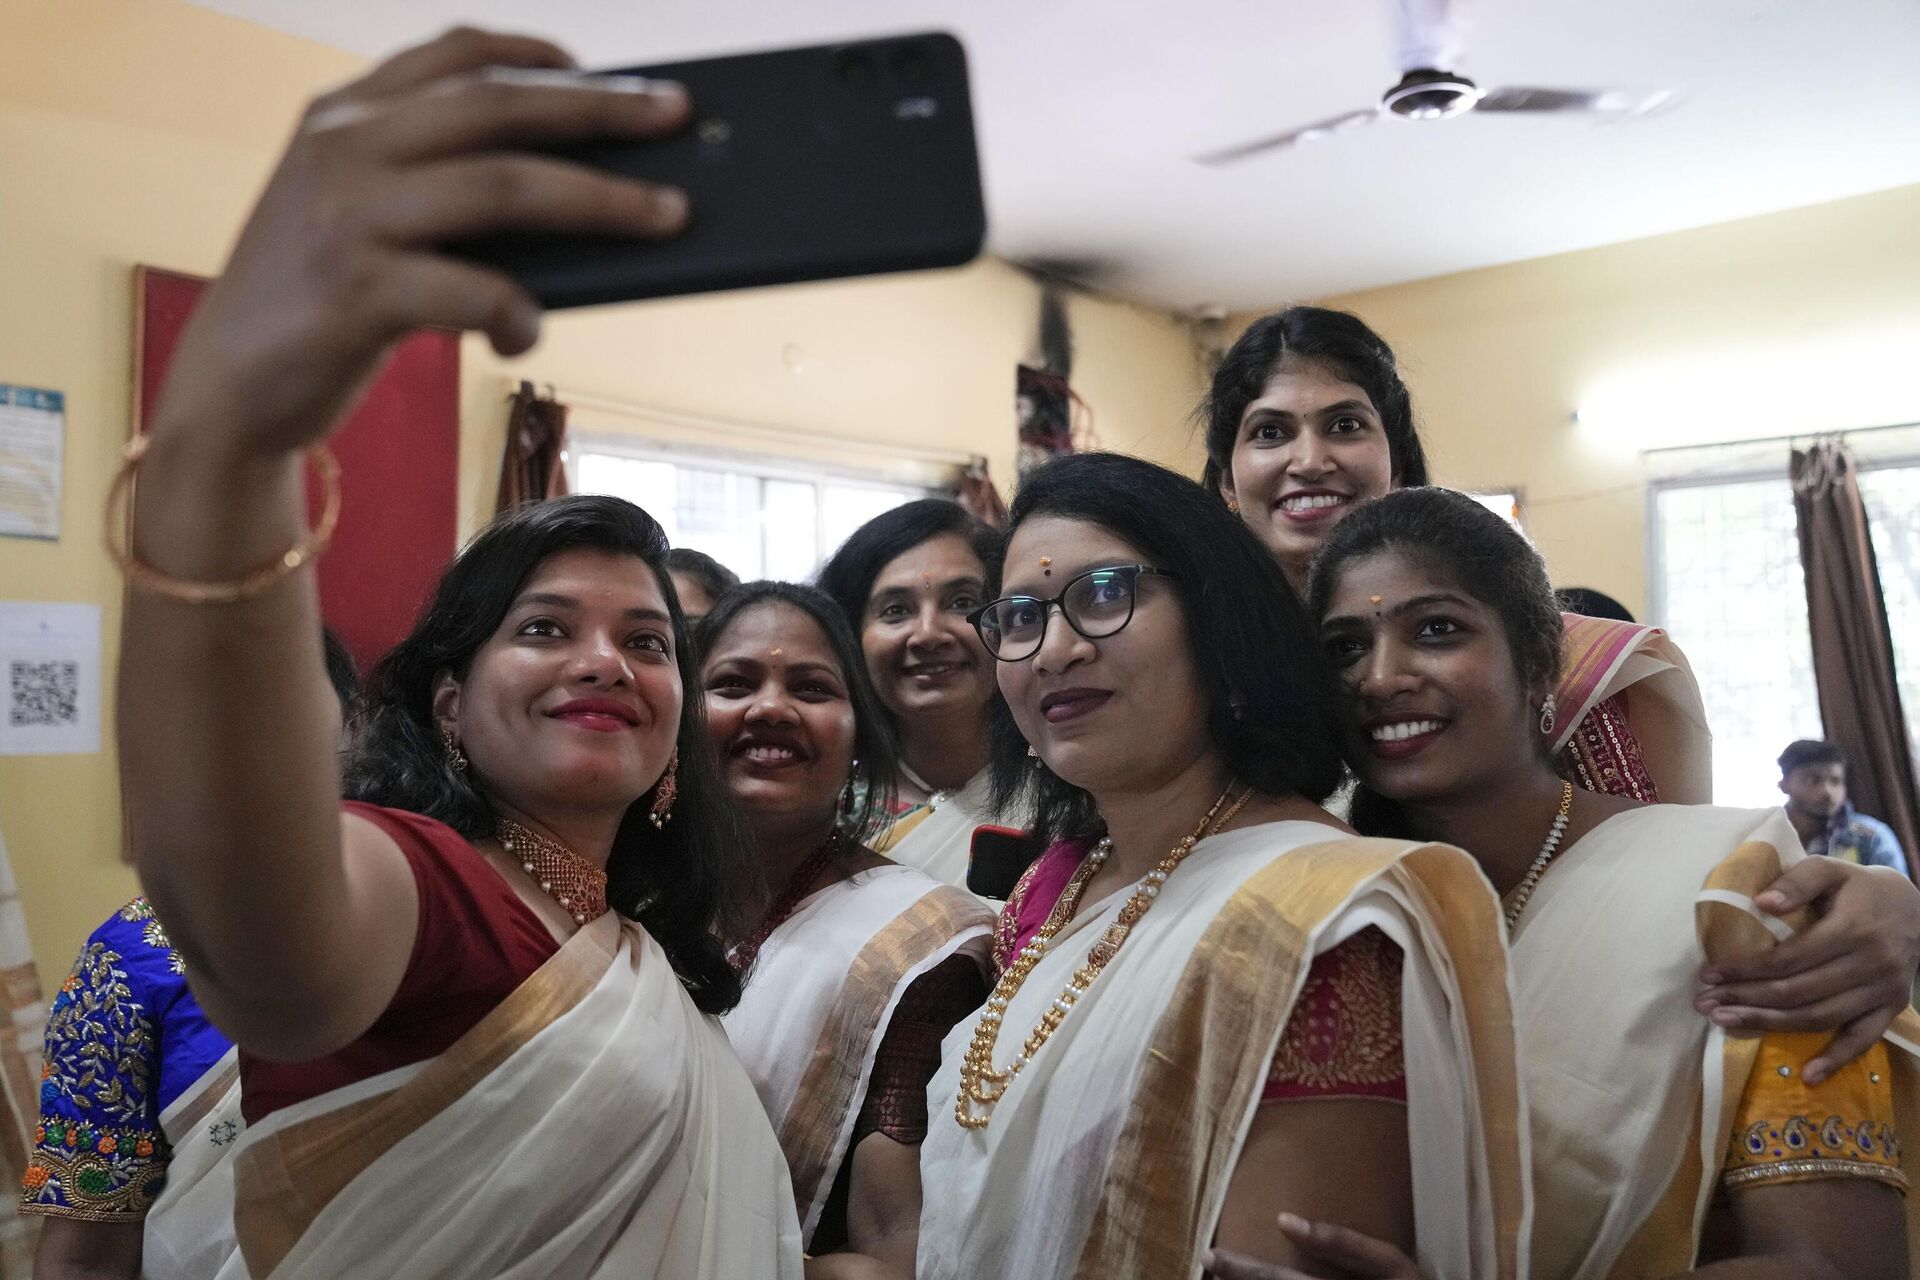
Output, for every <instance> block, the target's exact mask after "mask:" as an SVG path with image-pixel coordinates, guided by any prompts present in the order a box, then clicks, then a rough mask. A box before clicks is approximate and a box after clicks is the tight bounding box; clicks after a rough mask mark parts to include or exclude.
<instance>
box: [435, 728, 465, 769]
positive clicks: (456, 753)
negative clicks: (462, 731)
mask: <svg viewBox="0 0 1920 1280" xmlns="http://www.w3.org/2000/svg"><path fill="white" fill-rule="evenodd" d="M440 745H441V747H443V748H444V749H445V750H446V753H447V768H449V769H451V770H453V771H454V772H455V773H458V774H462V775H464V774H465V773H466V771H467V758H466V756H464V755H462V754H461V753H460V739H458V738H456V737H454V736H453V730H452V729H450V728H447V727H445V726H442V727H441V729H440Z"/></svg>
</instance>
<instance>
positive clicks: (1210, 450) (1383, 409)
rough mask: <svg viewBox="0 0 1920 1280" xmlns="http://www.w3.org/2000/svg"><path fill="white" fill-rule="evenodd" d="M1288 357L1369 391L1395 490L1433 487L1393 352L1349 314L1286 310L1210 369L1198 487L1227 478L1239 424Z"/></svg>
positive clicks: (1251, 329) (1258, 324) (1252, 328)
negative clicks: (1319, 365) (1317, 363)
mask: <svg viewBox="0 0 1920 1280" xmlns="http://www.w3.org/2000/svg"><path fill="white" fill-rule="evenodd" d="M1289 356H1293V357H1295V358H1297V359H1302V360H1321V361H1325V362H1326V363H1327V364H1328V365H1330V366H1331V367H1332V368H1333V369H1334V370H1335V371H1336V372H1337V373H1338V374H1339V375H1340V376H1341V377H1342V378H1343V379H1345V380H1346V381H1348V382H1351V383H1353V384H1354V385H1355V386H1356V387H1359V388H1360V389H1361V390H1363V391H1365V392H1366V393H1367V399H1369V400H1371V401H1373V407H1374V410H1375V411H1376V412H1378V413H1379V415H1380V423H1381V425H1382V427H1384V428H1385V430H1386V434H1387V452H1388V455H1389V456H1390V457H1391V458H1392V460H1393V477H1394V483H1395V484H1396V485H1399V486H1406V487H1412V486H1416V485H1424V484H1428V483H1431V482H1430V481H1429V480H1428V479H1427V452H1426V450H1425V449H1424V448H1423V447H1422V446H1421V444H1420V432H1419V431H1418V430H1417V429H1416V428H1415V426H1414V423H1413V401H1412V399H1411V398H1410V397H1409V396H1408V395H1407V384H1406V383H1405V382H1404V381H1402V380H1401V377H1400V366H1399V364H1398V362H1396V361H1395V360H1394V358H1393V348H1392V347H1389V346H1388V345H1387V344H1386V340H1385V339H1383V338H1382V337H1381V336H1380V335H1379V334H1377V333H1375V332H1374V331H1373V330H1372V329H1369V328H1368V327H1367V325H1366V322H1365V321H1363V320H1361V319H1360V317H1359V316H1356V315H1353V314H1352V313H1350V312H1346V311H1333V310H1330V309H1328V308H1326V307H1288V308H1286V309H1285V310H1284V311H1275V312H1273V313H1272V314H1271V315H1264V316H1261V317H1260V318H1259V319H1258V320H1255V321H1254V322H1253V323H1252V324H1250V325H1248V326H1247V329H1246V332H1244V333H1242V334H1241V335H1240V337H1239V338H1238V339H1236V340H1235V342H1234V344H1233V345H1232V346H1231V347H1229V348H1227V354H1226V355H1224V356H1222V357H1221V358H1220V363H1219V365H1218V366H1217V367H1216V368H1215V369H1214V371H1213V383H1212V385H1211V386H1210V387H1209V388H1208V391H1207V397H1206V399H1205V400H1204V401H1202V402H1201V405H1200V416H1201V418H1202V419H1203V420H1204V421H1205V424H1206V430H1207V467H1206V472H1205V474H1204V475H1202V477H1201V483H1202V484H1203V485H1205V486H1206V487H1207V488H1208V489H1209V490H1212V491H1214V492H1215V493H1218V492H1219V487H1220V479H1221V477H1222V476H1226V475H1231V474H1232V472H1233V446H1234V442H1235V441H1236V440H1238V439H1239V437H1240V419H1241V418H1243V417H1245V416H1246V412H1247V406H1248V405H1250V404H1252V403H1253V402H1254V401H1255V400H1257V399H1259V398H1260V392H1261V390H1262V389H1264V388H1265V387H1266V385H1267V379H1269V378H1271V377H1272V376H1273V371H1274V370H1275V369H1277V368H1279V367H1280V362H1281V361H1283V360H1285V359H1286V358H1287V357H1289Z"/></svg>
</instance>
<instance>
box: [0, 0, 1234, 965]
mask: <svg viewBox="0 0 1920 1280" xmlns="http://www.w3.org/2000/svg"><path fill="white" fill-rule="evenodd" d="M0 31H5V32H6V36H7V52H8V58H7V72H6V74H5V75H4V76H0V174H3V175H4V179H0V180H3V181H4V190H3V191H0V382H10V383H15V384H20V385H27V386H38V387H47V388H52V389H56V390H60V391H64V392H65V393H66V394H67V406H68V418H67V441H66V449H67V460H66V476H65V481H66V493H65V501H64V505H63V510H62V537H61V539H60V541H59V542H58V543H54V544H45V543H37V542H30V541H24V540H19V539H0V599H14V600H45V601H78V602H92V603H97V604H100V605H103V606H104V607H105V613H106V661H107V664H108V668H109V670H111V667H112V663H113V661H114V658H115V654H116V652H117V644H118V612H119V611H118V600H119V593H120V584H119V581H118V579H117V577H116V576H115V574H114V572H113V570H112V568H111V566H110V565H109V563H108V561H107V559H106V557H105V555H104V554H103V552H102V551H101V547H100V540H99V539H100V535H99V528H100V515H99V513H100V507H101V503H102V501H103V499H104V496H105V492H106V487H107V483H108V480H109V478H110V476H111V474H112V471H113V467H114V463H115V460H116V451H117V449H118V448H119V446H120V445H121V444H122V443H123V442H124V441H125V439H126V435H127V432H128V429H129V408H128V405H129V379H130V377H131V373H132V358H131V338H130V335H131V331H132V312H131V276H132V269H133V267H134V265H135V264H138V263H149V264H153V265H157V266H163V267H170V268H174V269H178V270H185V271H194V272H201V273H212V272H214V271H217V270H218V268H219V266H220V263H221V261H222V259H223V257H224V255H225V251H226V247H227V244H228V242H229V240H230V239H231V237H232V235H233V234H234V232H235V230H236V229H237V227H238V224H239V219H240V217H241V216H242V215H243V213H244V212H245V210H246V208H247V206H248V204H249V203H250V201H251V198H252V196H253V194H254V193H255V191H256V190H257V189H258V187H259V184H260V183H261V182H262V181H263V180H264V178H265V176H266V174H267V172H268V169H269V166H270V165H271V163H272V161H273V158H274V156H275V154H276V153H277V151H278V148H279V147H280V145H281V143H282V141H283V140H284V138H285V136H286V134H287V132H288V130H289V129H290V128H291V126H292V122H293V120H294V119H295V117H296V116H297V114H298V112H299V110H300V109H301V107H302V105H303V104H304V102H305V100H306V99H307V98H308V97H309V96H311V95H312V94H313V93H314V92H316V91H318V90H319V89H321V88H323V87H326V86H328V85H331V84H333V83H337V82H338V81H340V80H342V79H345V78H347V77H348V76H350V75H352V74H354V73H355V71H356V70H357V69H358V68H359V67H360V66H361V65H362V64H361V62H360V60H358V59H356V58H353V57H350V56H348V55H346V54H343V53H341V52H339V51H337V50H333V49H328V48H325V47H322V46H319V45H315V44H311V43H308V42H305V41H301V40H295V39H292V38H289V37H286V36H283V35H280V34H278V33H275V32H272V31H269V30H266V29H264V28H261V27H258V26H254V25H252V24H249V23H245V22H240V21H236V20H234V19H230V18H226V17H222V16H220V15H217V14H214V13H211V12H208V11H207V10H204V9H200V8H196V7H194V6H191V5H188V4H184V3H179V2H178V0H63V2H61V3H54V2H53V0H0ZM1036 308H1037V293H1036V291H1035V289H1034V288H1033V286H1032V285H1031V284H1029V283H1028V282H1027V281H1026V279H1025V278H1024V277H1023V276H1021V275H1020V274H1019V273H1018V272H1016V271H1014V270H1013V269H1012V268H1010V267H1008V266H1006V265H1004V264H1002V263H998V262H993V261H986V262H982V263H980V264H977V265H975V266H973V267H970V268H966V269H964V270H959V271H952V272H943V273H940V274H937V275H924V276H915V277H898V278H892V279H884V280H872V281H862V282H855V283H850V284H842V285H831V286H813V287H797V288H790V289H782V290H778V291H771V292H766V293H759V294H753V295H739V296H733V297H725V298H704V299H697V300H691V301H686V302H672V303H656V304H648V305H645V306H638V307H629V308H618V309H607V310H602V311H599V312H596V313H583V314H578V315H571V316H563V317H556V318H555V319H554V320H553V321H551V324H550V328H549V330H548V334H547V339H546V342H545V343H544V344H543V346H542V347H541V348H540V349H539V350H538V351H537V352H535V354H534V355H533V356H531V357H529V358H527V359H524V360H521V361H517V362H512V363H511V364H508V363H505V362H501V361H499V360H497V359H495V358H494V357H493V356H492V354H491V353H490V352H488V351H487V350H486V349H485V346H484V344H483V343H478V342H472V343H469V345H468V346H467V348H466V351H465V370H464V374H463V381H464V386H463V391H462V444H461V468H460V512H461V522H462V532H463V533H465V532H470V531H471V530H472V529H473V528H474V527H475V526H476V525H477V523H478V522H479V521H480V520H481V519H482V518H483V517H484V514H485V512H486V510H487V508H488V506H489V504H490V502H491V499H492V494H493V486H494V484H495V478H496V475H497V468H498V465H499V456H500V448H501V442H502V437H503V428H504V412H505V409H504V403H503V400H502V396H503V394H504V392H505V390H506V387H507V384H508V380H510V379H513V378H518V377H530V378H534V379H536V380H538V381H542V382H545V381H552V382H556V383H558V384H560V385H561V386H562V387H565V388H568V389H570V390H574V391H577V392H583V393H591V394H594V395H598V396H605V397H610V398H615V399H620V400H626V401H632V402H636V403H640V404H645V405H650V406H653V407H656V408H662V409H669V410H678V411H681V412H691V413H697V414H703V415H707V416H711V417H720V418H728V419H737V420H743V421H749V422H756V423H762V424H770V425H782V426H792V427H796V428H802V429H813V430H831V431H832V432H834V433H836V434H840V435H846V436H854V437H860V438H870V439H873V440H877V441H911V442H917V443H921V444H924V445H929V446H934V447H938V448H941V449H945V450H953V451H958V452H963V453H984V454H986V455H988V456H989V458H990V459H991V460H992V465H993V472H994V474H995V476H996V478H997V479H998V480H999V481H1000V483H1001V484H1002V486H1003V487H1004V486H1005V484H1006V482H1007V479H1008V477H1009V476H1010V475H1011V467H1012V452H1013V451H1012V447H1011V437H1012V425H1011V424H1012V400H1013V365H1014V363H1015V362H1016V361H1017V360H1019V359H1021V358H1022V357H1023V356H1024V355H1025V354H1026V350H1027V346H1028V344H1029V341H1030V337H1031V334H1032V331H1033V326H1034V321H1035V312H1036ZM1072 317H1073V320H1074V322H1075V324H1076V326H1077V328H1078V336H1079V339H1080V350H1079V356H1080V361H1081V367H1080V371H1079V373H1078V375H1077V376H1076V378H1075V384H1076V386H1077V387H1078V388H1079V390H1080V391H1081V393H1082V394H1083V395H1085V396H1086V397H1087V398H1088V399H1089V400H1090V401H1091V402H1092V404H1093V405H1094V407H1095V409H1096V411H1097V412H1098V414H1099V427H1100V429H1101V432H1102V434H1103V436H1104V438H1105V439H1106V441H1107V442H1108V443H1109V444H1111V445H1113V446H1115V447H1120V448H1127V449H1131V450H1134V451H1137V452H1141V453H1145V454H1147V455H1149V456H1153V457H1156V458H1158V459H1160V460H1162V461H1167V462H1170V463H1174V464H1176V465H1180V466H1183V467H1186V468H1189V469H1191V468H1192V466H1193V455H1192V454H1191V453H1190V449H1189V437H1188V433H1187V426H1186V421H1185V415H1186V413H1187V412H1188V411H1189V410H1190V408H1191V405H1192V402H1193V400H1194V398H1195V396H1196V395H1197V394H1198V383H1197V380H1196V373H1195V369H1194V366H1193V362H1192V357H1191V347H1190V344H1189V343H1188V341H1187V338H1186V335H1185V332H1184V330H1183V329H1181V328H1180V327H1179V326H1178V325H1177V324H1175V323H1174V322H1173V321H1172V320H1171V319H1169V318H1167V317H1165V316H1162V315H1158V314H1156V313H1153V312H1150V311H1145V310H1140V309H1135V308H1131V307H1125V306H1120V305H1116V304H1112V303H1108V302H1104V301H1100V300H1095V299H1080V300H1076V302H1075V303H1074V304H1073V307H1072ZM790 346H791V347H795V348H797V352H795V353H793V356H792V358H790V357H789V354H788V348H789V347H790ZM790 366H791V367H790ZM347 498H348V501H352V495H351V494H349V495H347ZM448 550H449V551H451V550H452V549H451V548H449V549H448ZM106 733H107V737H108V744H109V749H108V750H107V751H105V752H103V753H101V754H100V755H97V756H64V757H13V758H7V759H4V760H0V833H3V834H4V836H5V839H6V842H7V845H8V847H9V850H10V853H11V858H12V863H13V867H14V870H15V872H16V874H17V876H18V878H19V881H20V885H21V892H22V897H23V899H24V901H25V904H26V911H27V919H28V927H29V929H30V931H31V934H32V940H33V944H34V951H35V955H36V957H37V959H38V961H39V964H40V969H41V974H42V977H43V979H44V980H45V981H46V983H47V985H48V987H49V989H51V985H52V984H53V983H54V982H57V981H58V980H59V977H60V976H61V975H62V974H64V972H65V970H66V967H67V966H68V964H69V963H70V962H71V960H72V957H73V954H74V952H75V950H76V949H77V947H78V946H79V943H80V941H81V939H82V938H83V937H84V936H85V935H86V933H87V932H88V930H90V929H91V928H92V927H93V926H94V925H95V924H97V923H98V922H99V921H100V920H101V919H102V918H104V916H105V915H106V913H107V912H108V911H110V910H111V909H113V908H114V907H116V906H118V905H119V904H120V902H122V901H124V900H125V898H126V897H127V896H129V895H130V894H131V893H132V892H133V891H134V881H133V877H132V875H131V873H130V872H129V871H128V870H127V869H126V868H125V867H124V866H123V865H122V864H121V862H120V840H121V835H120V821H119V806H118V800H117V791H116V786H115V779H114V760H113V753H112V750H111V738H112V726H111V724H110V723H109V725H108V726H107V727H106Z"/></svg>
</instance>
